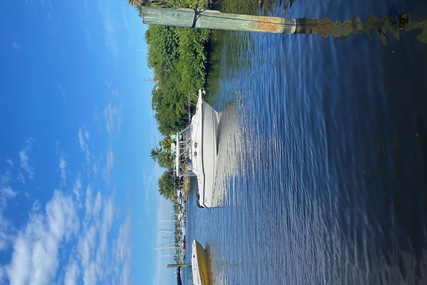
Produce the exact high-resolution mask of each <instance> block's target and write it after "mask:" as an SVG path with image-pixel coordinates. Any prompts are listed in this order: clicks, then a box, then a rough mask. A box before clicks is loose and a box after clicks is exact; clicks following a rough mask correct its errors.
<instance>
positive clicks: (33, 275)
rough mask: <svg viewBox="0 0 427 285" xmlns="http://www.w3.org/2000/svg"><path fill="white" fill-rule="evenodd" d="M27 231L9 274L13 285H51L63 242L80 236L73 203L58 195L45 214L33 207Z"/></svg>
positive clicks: (20, 236)
mask: <svg viewBox="0 0 427 285" xmlns="http://www.w3.org/2000/svg"><path fill="white" fill-rule="evenodd" d="M33 209H34V210H33V211H32V213H31V215H30V220H29V222H28V224H27V225H26V227H25V228H24V229H22V230H21V231H19V233H18V235H17V237H16V239H15V241H14V244H13V253H12V261H11V264H10V265H9V266H8V268H7V274H8V277H9V281H10V284H11V285H20V284H34V285H38V284H48V283H51V281H52V279H53V277H54V276H55V275H56V270H57V267H58V263H59V261H58V251H59V248H60V245H61V243H62V242H64V241H67V240H69V239H70V238H71V236H73V235H75V234H77V232H78V230H79V221H78V217H77V212H76V208H75V205H74V203H73V200H72V199H71V198H70V197H68V196H64V194H62V193H61V192H59V191H55V192H54V195H53V198H52V199H51V200H50V201H49V202H48V203H47V204H46V207H45V213H44V214H43V213H39V212H38V210H37V209H38V207H33Z"/></svg>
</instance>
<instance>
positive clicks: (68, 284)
mask: <svg viewBox="0 0 427 285" xmlns="http://www.w3.org/2000/svg"><path fill="white" fill-rule="evenodd" d="M79 271H80V269H79V267H78V266H77V263H76V262H75V261H72V262H71V263H70V264H68V265H67V268H66V271H65V277H64V284H65V285H75V284H77V278H78V277H79Z"/></svg>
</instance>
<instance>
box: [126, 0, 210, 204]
mask: <svg viewBox="0 0 427 285" xmlns="http://www.w3.org/2000/svg"><path fill="white" fill-rule="evenodd" d="M128 2H129V4H130V5H134V6H135V7H136V9H137V10H138V11H139V15H140V16H141V15H142V9H143V6H151V7H162V8H165V7H167V8H196V7H198V8H199V9H202V8H203V7H206V6H207V4H208V0H200V1H199V0H128ZM209 37H210V32H209V31H207V30H201V29H190V28H177V27H171V26H161V25H150V26H149V28H148V30H147V32H146V34H145V39H146V42H147V45H148V56H147V63H148V66H149V67H150V68H151V70H152V71H153V74H154V78H153V81H154V83H155V86H154V88H153V90H152V99H151V100H152V101H151V103H152V108H153V110H154V111H155V118H156V121H157V123H158V128H159V131H160V133H161V134H162V135H163V137H164V139H163V140H162V142H160V144H159V146H158V147H156V148H155V149H152V150H151V158H152V159H153V160H154V161H156V162H157V163H158V164H159V165H160V166H161V167H164V168H166V169H167V170H166V172H165V173H164V174H163V175H162V177H161V178H160V179H159V191H160V193H161V194H162V195H163V196H165V197H166V198H169V197H173V196H170V195H174V192H173V173H172V172H173V168H174V163H173V157H172V155H171V154H170V143H171V142H170V140H169V141H168V138H169V136H170V134H172V133H175V132H177V131H180V130H182V129H184V128H185V127H186V126H187V125H188V103H189V102H188V93H189V92H190V93H191V94H195V93H196V92H197V90H198V89H200V88H203V87H204V86H205V80H206V64H207V56H206V50H205V47H206V44H207V43H208V41H209ZM195 97H196V96H193V98H192V100H193V102H192V103H196V102H195V100H196V99H195Z"/></svg>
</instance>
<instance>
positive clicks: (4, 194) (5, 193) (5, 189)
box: [0, 185, 16, 206]
mask: <svg viewBox="0 0 427 285" xmlns="http://www.w3.org/2000/svg"><path fill="white" fill-rule="evenodd" d="M0 194H1V196H0V202H1V205H5V204H6V201H7V200H8V199H11V198H15V196H16V192H15V191H13V190H12V188H10V186H9V185H7V186H2V187H1V191H0ZM1 205H0V206H1Z"/></svg>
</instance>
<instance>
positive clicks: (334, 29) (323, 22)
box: [297, 12, 427, 45]
mask: <svg viewBox="0 0 427 285" xmlns="http://www.w3.org/2000/svg"><path fill="white" fill-rule="evenodd" d="M411 31H418V32H419V34H418V35H417V39H418V41H420V42H421V43H424V44H427V20H422V21H418V22H416V21H412V20H411V18H410V16H409V14H408V13H406V12H405V13H403V14H401V15H399V16H398V17H397V19H396V21H392V19H390V18H387V17H384V18H377V17H374V16H370V17H369V18H368V21H367V22H366V23H365V24H363V23H362V21H361V20H360V18H356V19H355V20H345V21H343V22H340V21H332V20H330V19H301V20H300V21H299V27H298V28H297V33H301V34H320V35H321V36H322V37H324V38H327V37H329V35H331V36H332V37H334V38H336V39H345V38H347V37H349V36H352V35H353V36H354V35H357V34H359V33H361V32H363V33H364V34H365V35H366V36H367V37H368V38H369V39H370V40H372V32H374V33H375V34H376V35H377V36H378V38H379V39H380V40H381V42H382V43H383V44H384V45H387V44H388V39H387V34H391V35H392V36H394V38H395V39H397V40H399V38H400V32H411Z"/></svg>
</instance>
